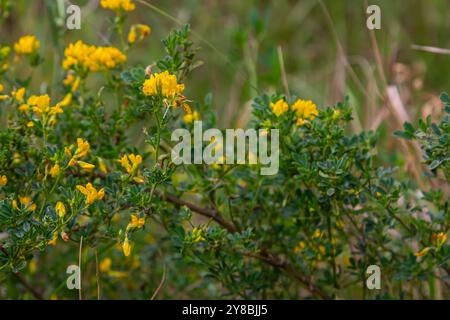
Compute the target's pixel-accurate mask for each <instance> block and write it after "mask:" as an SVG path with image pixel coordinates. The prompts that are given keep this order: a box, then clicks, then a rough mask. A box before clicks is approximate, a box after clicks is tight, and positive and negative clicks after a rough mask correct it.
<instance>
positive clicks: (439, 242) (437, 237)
mask: <svg viewBox="0 0 450 320" xmlns="http://www.w3.org/2000/svg"><path fill="white" fill-rule="evenodd" d="M447 238H448V237H447V234H446V233H444V232H439V233H433V235H432V236H431V242H432V243H433V244H434V245H435V246H436V247H437V248H438V250H439V249H440V248H441V247H442V246H443V245H444V244H445V243H446V242H447Z"/></svg>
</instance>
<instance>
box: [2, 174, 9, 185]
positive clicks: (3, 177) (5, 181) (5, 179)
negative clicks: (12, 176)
mask: <svg viewBox="0 0 450 320" xmlns="http://www.w3.org/2000/svg"><path fill="white" fill-rule="evenodd" d="M7 183H8V178H7V177H6V176H5V175H3V176H1V177H0V186H6V184H7Z"/></svg>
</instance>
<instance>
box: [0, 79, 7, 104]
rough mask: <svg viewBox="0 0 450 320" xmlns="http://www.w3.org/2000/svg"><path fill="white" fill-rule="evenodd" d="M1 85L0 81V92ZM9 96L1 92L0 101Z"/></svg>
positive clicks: (1, 89) (0, 90) (0, 89)
mask: <svg viewBox="0 0 450 320" xmlns="http://www.w3.org/2000/svg"><path fill="white" fill-rule="evenodd" d="M3 89H4V88H3V85H2V84H1V83H0V92H2V91H3ZM8 98H9V97H8V96H7V95H5V94H1V95H0V101H2V100H6V99H8Z"/></svg>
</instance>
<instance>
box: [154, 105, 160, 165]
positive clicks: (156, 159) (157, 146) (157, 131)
mask: <svg viewBox="0 0 450 320" xmlns="http://www.w3.org/2000/svg"><path fill="white" fill-rule="evenodd" d="M155 120H156V143H155V166H156V165H157V163H158V157H159V144H160V143H161V120H160V119H159V114H158V111H156V112H155Z"/></svg>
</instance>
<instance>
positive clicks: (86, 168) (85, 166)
mask: <svg viewBox="0 0 450 320" xmlns="http://www.w3.org/2000/svg"><path fill="white" fill-rule="evenodd" d="M77 163H78V164H79V166H80V167H81V169H83V170H84V171H86V172H92V170H94V169H95V165H93V164H90V163H87V162H84V161H77Z"/></svg>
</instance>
